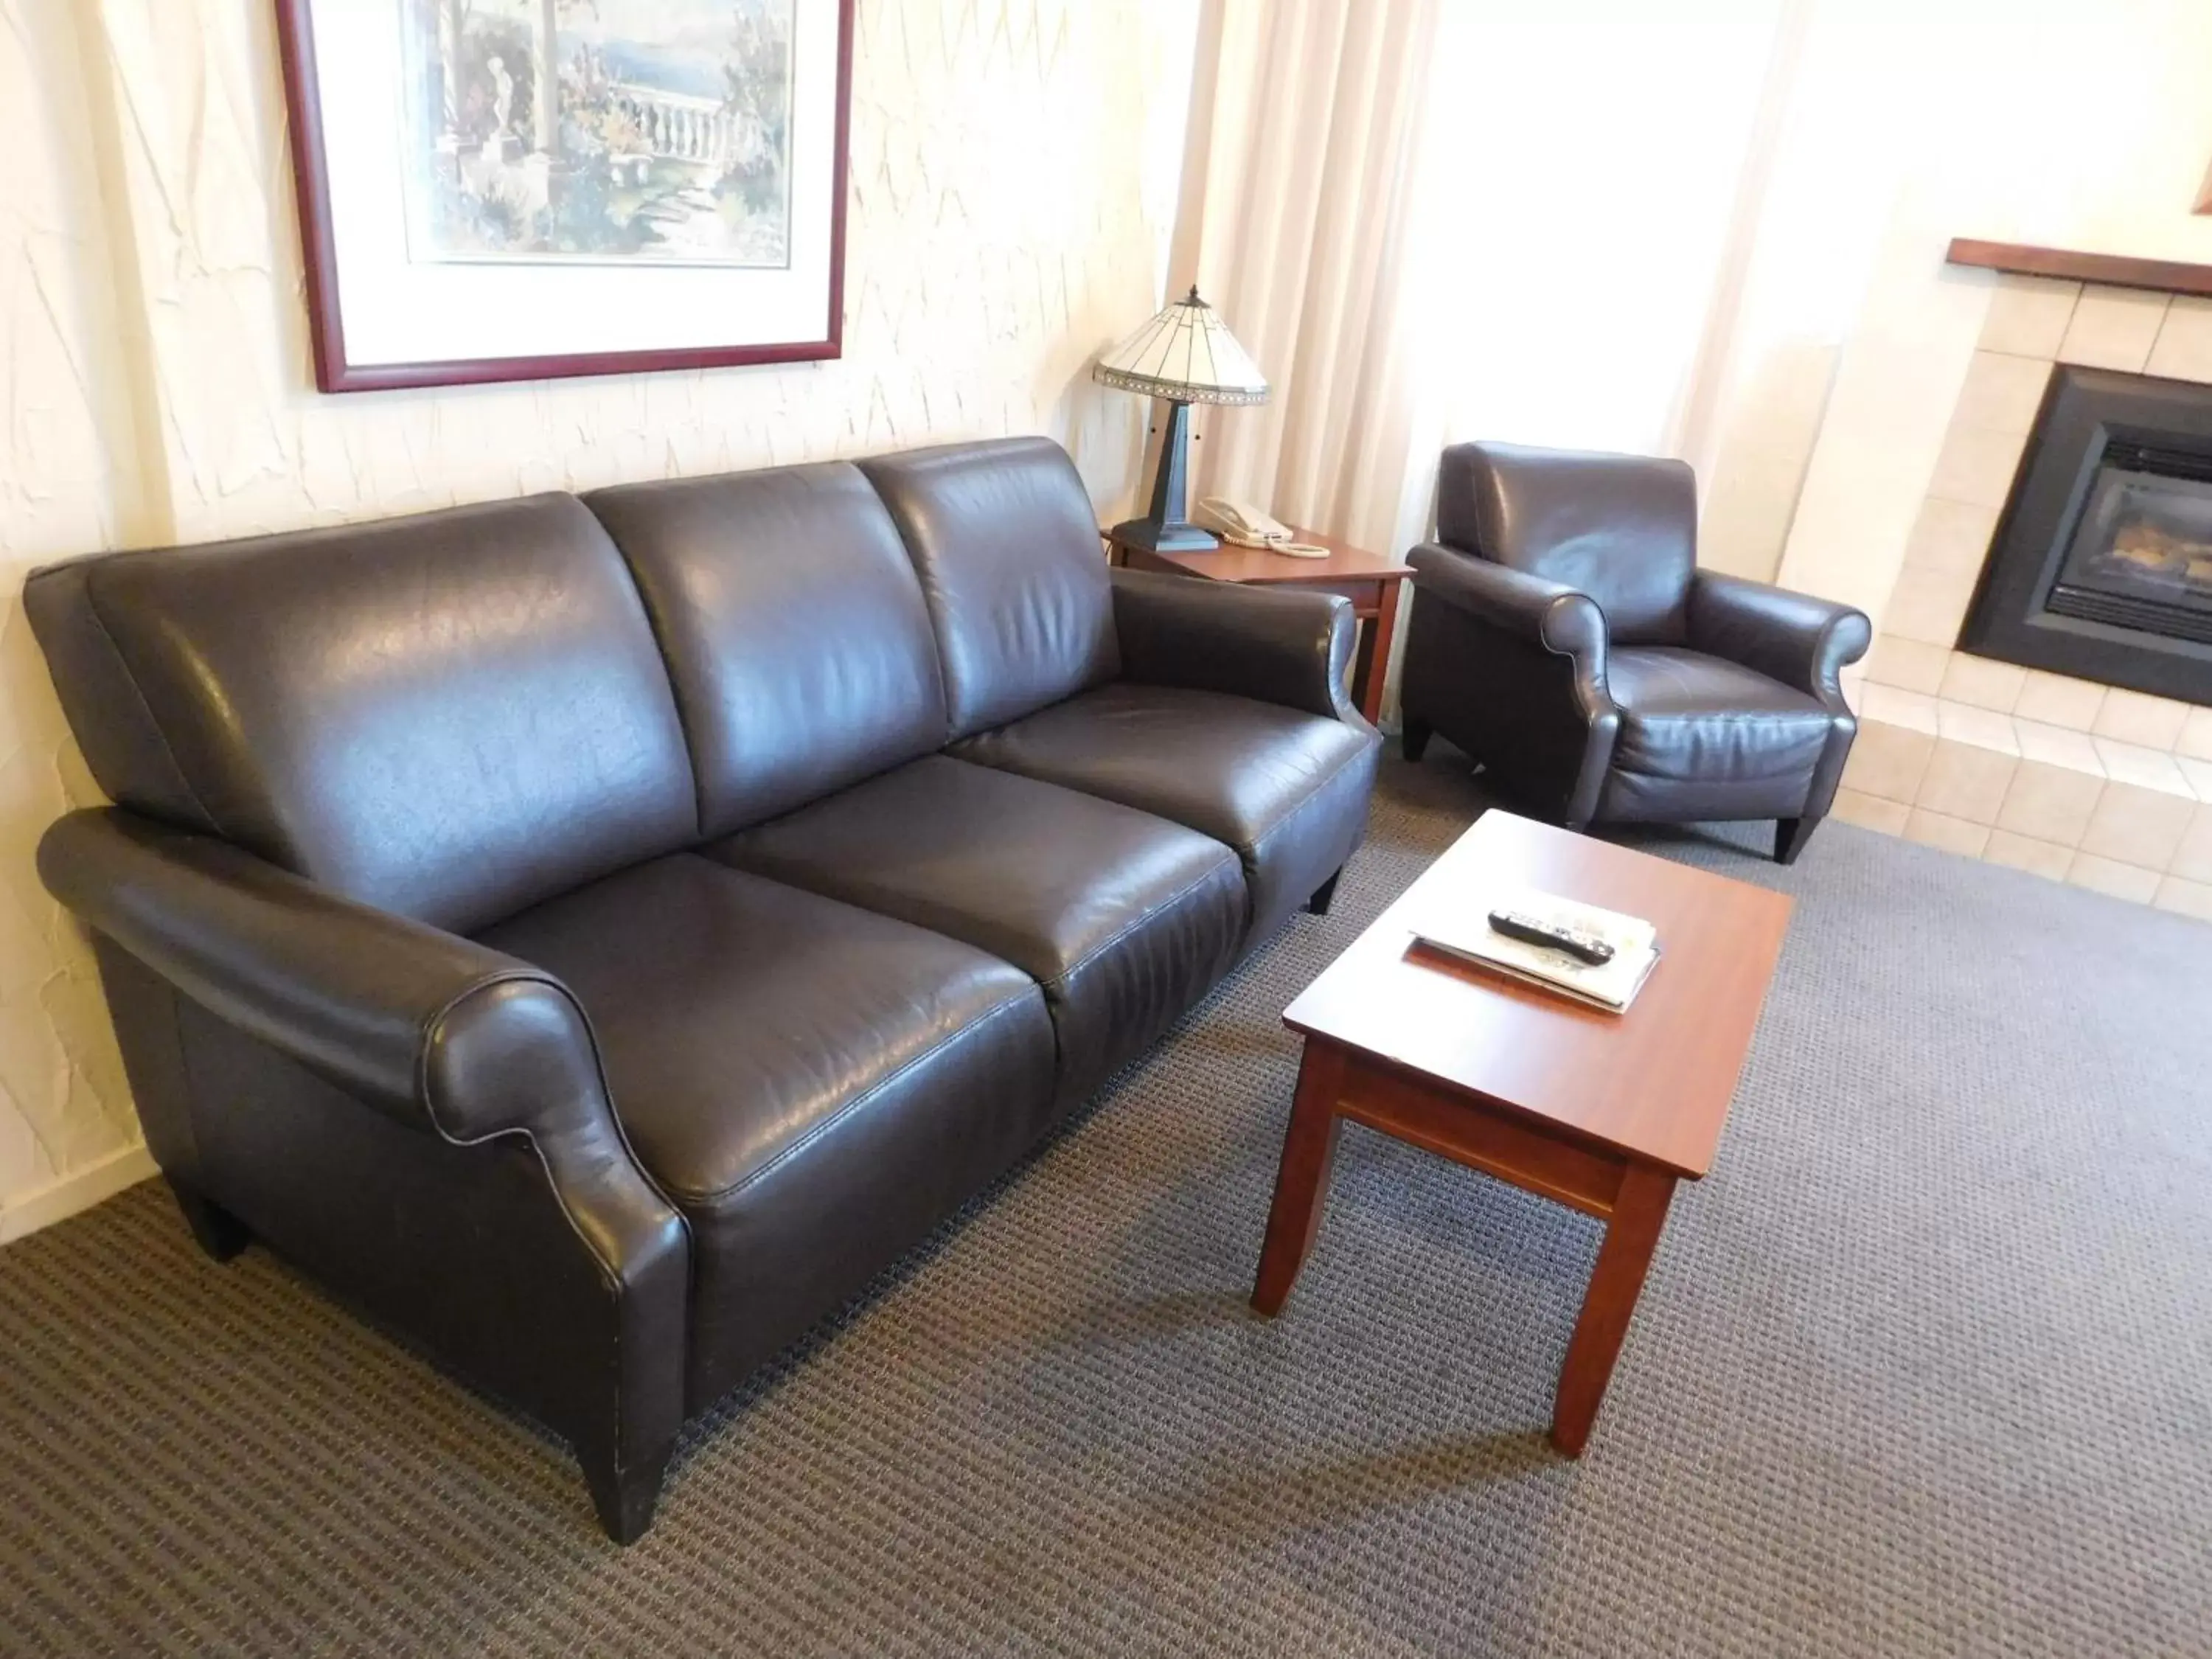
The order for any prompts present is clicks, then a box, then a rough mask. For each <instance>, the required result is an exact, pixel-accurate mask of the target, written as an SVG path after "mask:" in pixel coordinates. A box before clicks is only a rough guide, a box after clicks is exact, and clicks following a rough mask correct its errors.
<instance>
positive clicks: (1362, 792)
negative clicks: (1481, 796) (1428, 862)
mask: <svg viewBox="0 0 2212 1659" xmlns="http://www.w3.org/2000/svg"><path fill="white" fill-rule="evenodd" d="M1381 748H1382V740H1381V739H1380V738H1378V737H1377V736H1376V734H1375V733H1374V732H1370V731H1366V730H1364V729H1362V728H1361V727H1358V726H1347V725H1346V724H1345V723H1344V722H1343V721H1341V720H1322V719H1321V718H1319V717H1317V716H1316V715H1312V714H1304V713H1301V712H1300V711H1298V710H1297V709H1294V708H1282V707H1280V706H1279V705H1278V704H1275V703H1269V702H1254V701H1253V700H1252V699H1251V698H1249V697H1237V696H1227V695H1225V694H1224V693H1221V692H1218V691H1186V690H1180V689H1177V688H1175V687H1170V686H1158V685H1140V684H1133V683H1132V682H1128V681H1121V682H1117V683H1115V684H1112V685H1108V686H1103V687H1101V688H1100V689H1099V690H1096V691H1090V692H1085V694H1084V695H1083V696H1078V697H1071V698H1069V699H1068V700H1067V701H1066V702H1062V703H1057V704H1054V706H1053V707H1052V708H1046V709H1042V710H1040V711H1039V712H1037V713H1036V714H1031V715H1030V716H1028V717H1027V718H1026V719H1024V720H1016V721H1014V722H1013V723H1012V725H1009V726H1000V727H999V728H998V730H996V731H994V732H983V733H981V734H980V735H978V736H976V737H974V738H968V739H966V740H964V741H963V742H962V743H960V744H957V745H956V746H955V748H954V749H953V750H952V752H953V753H954V754H956V755H958V756H959V757H962V758H963V759H965V760H972V761H975V762H979V763H981V764H983V765H986V766H993V767H997V768H1000V769H1003V770H1005V771H1008V772H1018V773H1019V774H1020V775H1023V776H1024V777H1030V778H1038V779H1042V780H1043V781H1046V782H1048V783H1057V784H1062V785H1065V786H1066V787H1068V788H1071V789H1080V790H1082V791H1083V792H1084V793H1086V794H1091V795H1097V796H1099V797H1100V798H1102V799H1106V800H1112V801H1119V802H1120V803H1121V805H1124V806H1133V807H1136V808H1138V809H1139V811H1146V812H1152V813H1155V814H1157V815H1158V816H1159V817H1164V818H1171V819H1173V820H1174V821H1175V822H1176V823H1181V824H1187V825H1188V826H1189V827H1190V828H1191V829H1195V830H1198V831H1199V832H1200V834H1202V835H1206V836H1212V837H1213V839H1214V840H1216V841H1218V842H1224V843H1225V844H1226V845H1228V846H1230V847H1232V848H1236V850H1237V856H1238V857H1239V858H1240V859H1241V860H1243V866H1244V872H1245V877H1246V878H1247V880H1248V881H1249V883H1250V884H1251V889H1252V921H1251V937H1252V939H1255V940H1257V939H1262V938H1265V937H1266V936H1267V934H1269V933H1273V931H1274V930H1275V928H1276V927H1279V926H1280V925H1281V923H1282V922H1283V921H1284V920H1285V918H1287V917H1288V916H1289V915H1290V914H1291V912H1292V911H1293V910H1295V909H1297V908H1298V907H1299V906H1300V905H1302V904H1304V902H1306V901H1307V900H1308V899H1309V898H1310V897H1312V896H1313V893H1314V890H1315V889H1316V888H1317V887H1319V886H1320V885H1321V884H1322V883H1323V882H1325V881H1327V880H1328V878H1330V877H1331V876H1333V875H1334V874H1335V873H1336V872H1337V871H1338V869H1339V868H1340V867H1341V866H1342V865H1343V863H1344V860H1346V858H1347V857H1349V856H1350V855H1351V854H1352V848H1355V847H1357V846H1358V844H1359V838H1360V836H1361V834H1362V832H1363V831H1364V829H1365V828H1366V823H1367V801H1368V797H1369V795H1370V793H1371V792H1372V790H1373V788H1374V784H1375V767H1376V757H1377V755H1378V753H1379V751H1380V750H1381Z"/></svg>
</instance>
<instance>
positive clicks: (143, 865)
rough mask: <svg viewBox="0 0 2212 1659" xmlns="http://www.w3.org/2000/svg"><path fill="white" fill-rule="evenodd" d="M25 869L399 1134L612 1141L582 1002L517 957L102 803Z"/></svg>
mask: <svg viewBox="0 0 2212 1659" xmlns="http://www.w3.org/2000/svg"><path fill="white" fill-rule="evenodd" d="M39 874H40V877H41V878H43V879H44V881H45V882H46V887H47V890H49V891H50V892H52V894H53V895H54V896H55V897H57V898H58V899H59V900H60V901H61V902H63V903H64V904H65V905H67V906H68V907H69V908H70V910H72V911H74V912H75V913H76V915H77V916H79V917H80V918H81V919H82V921H84V922H85V923H86V925H87V926H88V927H93V928H95V929H97V930H98V931H99V932H100V933H104V934H106V935H107V936H108V937H109V938H110V939H113V940H114V941H115V943H116V944H117V945H120V946H121V947H122V948H123V949H124V950H125V951H129V952H130V953H131V955H132V956H133V957H137V959H138V960H139V961H141V962H143V963H145V964H146V966H147V967H149V969H152V970H153V971H154V972H155V973H156V974H158V975H161V977H162V978H163V979H165V980H167V981H168V982H169V983H170V984H171V985H173V986H174V987H176V988H177V990H178V991H179V992H180V993H182V994H184V995H185V996H187V997H189V998H191V1000H192V1001H194V1002H196V1003H197V1004H198V1005H199V1006H202V1007H204V1008H205V1009H206V1010H207V1011H208V1012H210V1013H212V1014H214V1015H216V1017H217V1018H221V1019H222V1020H224V1021H226V1022H228V1024H232V1025H234V1026H236V1027H238V1028H239V1029H240V1030H242V1031H245V1032H246V1033H247V1034H249V1035H250V1036H254V1037H257V1038H258V1039H259V1040H260V1041H262V1042H265V1043H267V1044H268V1045H269V1046H270V1047H271V1048H275V1049H276V1050H278V1051H279V1052H280V1053H283V1054H286V1055H287V1056H289V1058H291V1059H293V1060H297V1061H298V1062H299V1063H300V1064H301V1065H303V1066H307V1067H308V1068H309V1069H310V1070H312V1071H313V1072H315V1073H318V1074H319V1075H321V1076H323V1077H325V1078H327V1079H330V1080H331V1082H334V1083H336V1084H337V1085H340V1086H341V1087H343V1088H344V1089H346V1090H347V1091H349V1092H350V1093H352V1094H353V1095H355V1096H356V1097H358V1098H359V1099H361V1100H362V1101H363V1102H364V1103H367V1104H368V1105H371V1106H374V1107H375V1108H376V1109H378V1110H380V1111H381V1112H384V1113H385V1114H386V1115H389V1116H391V1117H393V1118H396V1119H398V1120H399V1121H401V1122H403V1123H405V1124H409V1125H410V1126H412V1127H417V1128H422V1129H428V1130H429V1131H431V1132H433V1133H436V1134H438V1135H441V1136H442V1137H443V1138H444V1139H447V1140H450V1141H454V1142H457V1143H460V1144H463V1145H466V1144H469V1143H471V1142H475V1141H479V1140H483V1139H488V1138H489V1137H490V1136H493V1135H497V1134H503V1133H510V1132H514V1131H523V1132H536V1131H540V1130H560V1129H564V1128H565V1129H569V1130H572V1131H573V1130H574V1129H577V1128H580V1127H591V1126H592V1125H594V1124H596V1123H599V1122H601V1121H603V1123H604V1127H605V1131H606V1133H607V1136H608V1139H609V1140H610V1142H611V1144H612V1145H614V1146H622V1142H621V1139H620V1128H619V1126H618V1125H617V1123H616V1122H615V1120H614V1113H613V1107H612V1105H611V1103H610V1102H609V1100H608V1098H607V1091H606V1085H605V1080H604V1079H603V1078H602V1076H601V1074H600V1070H599V1052H598V1048H597V1045H596V1044H595V1043H594V1042H593V1041H592V1034H591V1029H590V1027H589V1025H588V1024H586V1021H585V1018H584V1014H583V1011H582V1009H581V1008H580V1007H579V1006H577V1004H576V1002H575V1000H574V997H573V996H572V995H571V994H569V992H568V989H567V988H566V987H563V986H562V984H561V983H560V981H557V980H556V979H554V978H552V977H551V976H550V975H547V974H545V973H544V972H543V971H541V970H539V969H535V968H532V967H531V966H529V965H528V964H527V963H522V962H519V961H517V960H515V959H514V958H513V957H508V956H504V955H502V954H501V953H500V952H499V951H493V950H489V949H487V948H486V947H485V946H483V945H476V944H472V943H471V942H470V941H469V940H467V939H461V938H459V937H457V936H455V935H453V934H451V933H444V932H441V931H440V930H439V929H437V928H435V927H428V926H425V925H424V924H422V923H421V922H417V921H409V920H407V919H406V918H404V917H402V916H396V915H390V914H388V913H386V912H384V911H381V910H376V909H373V908H369V907H368V906H367V905H363V904H357V903H355V902H352V901H351V900H349V899H346V898H343V897H340V896H338V895H337V894H335V893H332V892H331V891H330V890H327V889H325V888H322V887H319V886H317V885H316V884H314V883H313V882H311V881H307V880H305V879H303V878H301V877H298V876H295V875H293V874H291V873H289V872H287V871H283V870H280V869H278V868H276V866H274V865H271V864H270V863H268V862H266V861H265V860H261V859H258V858H256V857H255V856H254V855H253V854H251V853H248V852H246V851H245V850H244V849H242V848H237V847H234V846H232V845H231V844H230V843H228V842H223V841H220V840H217V839H216V838H214V837H212V836H201V835H193V834H191V833H188V832H186V831H183V830H178V829H170V828H168V827H167V826H165V825H162V824H160V823H155V822H154V821H153V820H151V819H149V818H147V817H142V816H140V815H139V814H137V813H134V812H130V811H124V810H121V809H119V808H115V807H103V808H96V809H93V810H90V811H80V812H72V813H70V814H69V815H68V816H67V817H64V818H62V819H60V820H59V821H58V823H55V824H54V825H53V826H52V828H51V829H48V830H47V831H46V836H45V838H44V839H43V840H41V841H40V843H39ZM622 1150H623V1153H624V1155H625V1156H627V1147H626V1146H622Z"/></svg>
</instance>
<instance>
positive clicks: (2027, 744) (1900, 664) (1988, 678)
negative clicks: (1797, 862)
mask: <svg viewBox="0 0 2212 1659" xmlns="http://www.w3.org/2000/svg"><path fill="white" fill-rule="evenodd" d="M2054 362H2064V363H2078V364H2081V365H2084V366H2086V367H2090V368H2114V369H2120V370H2123V371H2125V372H2127V373H2130V374H2156V375H2163V376H2166V377H2168V378H2171V379H2174V380H2197V381H2205V382H2212V301H2204V300H2194V299H2188V298H2175V299H2172V300H2171V301H2169V299H2168V298H2167V296H2166V295H2161V294H2146V293H2139V292H2135V291H2132V290H2129V289H2106V288H2099V287H2095V286H2091V287H2088V288H2087V289H2084V288H2083V286H2082V285H2081V284H2080V283H2061V282H2049V281H2044V280H2040V279H2038V278H2034V277H2022V276H2006V277H2002V278H2001V279H1999V286H1998V289H1997V291H1996V295H1994V296H1993V298H1992V301H1991V303H1990V314H1989V319H1988V321H1987V323H1986V324H1985V325H1984V327H1983V330H1982V337H1981V344H1980V349H1979V350H1978V351H1977V352H1976V353H1975V355H1974V362H1973V366H1972V369H1971V370H1970V371H1969V372H1968V374H1967V376H1966V385H1965V387H1964V389H1963V390H1962V391H1961V392H1960V397H1959V404H1958V408H1957V410H1955V411H1954V415H1953V417H1952V421H1951V428H1950V432H1949V435H1948V437H1947V438H1946V440H1945V441H1944V445H1943V451H1942V455H1941V457H1940V458H1939V459H1938V460H1937V461H1936V471H1935V475H1934V477H1933V478H1932V479H1931V481H1930V483H1929V489H1928V495H1927V498H1926V500H1925V501H1923V504H1922V507H1921V513H1920V517H1919V520H1918V522H1917V525H1916V526H1914V529H1913V532H1912V537H1911V541H1910V543H1909V544H1907V546H1906V550H1905V568H1904V570H1903V571H1902V573H1901V574H1899V577H1898V580H1897V586H1896V588H1895V590H1894V592H1893V593H1892V595H1891V599H1890V604H1889V608H1888V611H1887V614H1886V616H1885V617H1884V619H1883V624H1882V631H1881V637H1880V638H1878V639H1877V640H1876V641H1875V647H1874V650H1873V651H1872V652H1871V653H1869V656H1868V659H1867V661H1866V664H1865V665H1864V666H1865V673H1864V676H1863V681H1862V683H1861V685H1860V687H1859V690H1858V702H1859V713H1860V728H1859V738H1858V742H1857V745H1856V747H1855V748H1854V749H1853V750H1852V754H1851V762H1850V768H1849V769H1847V770H1846V771H1845V773H1844V788H1843V789H1842V790H1841V791H1840V792H1839V793H1838V795H1837V798H1836V806H1835V813H1836V816H1837V817H1839V818H1842V819H1844V820H1845V821H1846V822H1848V823H1858V824H1863V825H1865V826H1866V827H1868V828H1869V829H1880V830H1884V831H1886V832H1887V833H1889V834H1892V835H1900V836H1905V837H1906V838H1908V839H1910V840H1913V841H1918V842H1926V843H1928V844H1929V845H1931V846H1936V847H1942V848H1947V849H1948V850H1950V851H1952V852H1956V853H1963V854H1966V855H1967V856H1968V857H1970V858H1978V859H1984V860H1989V861H1990V862H1991V863H1996V864H2008V865H2012V866H2016V867H2018V868H2021V869H2023V870H2029V871H2033V872H2035V873H2036V874H2038V875H2042V876H2048V877H2050V878H2052V879H2054V880H2058V881H2066V882H2070V883H2072V884H2075V885H2076V886H2080V887H2090V888H2094V889H2096V890H2098V891H2100V892H2105V893H2110V894H2112V895H2114V896H2118V897H2121V898H2126V899H2132V900H2135V901H2136V902H2141V903H2148V904H2155V905H2158V906H2160V908H2165V909H2169V910H2178V911H2181V912H2183V913H2185V914H2187V915H2196V916H2202V917H2204V918H2205V919H2207V920H2212V708H2194V707H2191V705H2189V704H2187V703H2181V702H2172V701H2171V700H2169V699H2166V698H2162V697H2151V696H2143V695H2142V694H2141V693H2139V692H2135V691H2127V690H2118V689H2117V688H2107V687H2106V686H2102V685H2095V684H2089V683H2088V682H2087V681H2082V680H2074V679H2068V678H2065V677H2063V676H2062V675H2057V674H2048V673H2045V672H2043V671H2040V670H2037V669H2027V668H2020V667H2016V666H2015V665H2012V664H2009V663H2002V662H1996V661H1994V660H1991V659H1987V658H1982V657H1976V656H1972V655H1969V654H1967V653H1965V652H1961V651H1959V650H1956V649H1954V645H1955V643H1956V641H1957V640H1958V637H1959V628H1960V623H1961V622H1962V621H1963V619H1964V618H1965V616H1966V605H1967V603H1968V601H1969V600H1970V599H1972V595H1973V591H1974V585H1975V581H1976V580H1977V578H1978V576H1979V574H1980V573H1981V568H1982V565H1983V562H1984V559H1985V558H1986V557H1987V556H1988V554H1989V549H1990V538H1991V537H1992V535H1993V534H1994V532H1995V531H1996V523H1997V517H1998V514H1999V513H2001V512H2002V509H2003V507H2004V503H2005V498H2006V496H2007V495H2008V493H2009V492H2010V490H2011V488H2012V482H2013V477H2014V474H2015V471H2017V470H2018V468H2019V465H2020V460H2021V453H2022V451H2023V450H2024V449H2025V448H2026V447H2027V436H2028V433H2029V430H2030V428H2032V427H2033V424H2034V422H2035V414H2036V410H2037V407H2038V405H2039V404H2040V402H2041V400H2042V398H2043V392H2044V387H2045V385H2046V383H2047V382H2048V381H2049V380H2050V377H2051V365H2052V364H2053V363H2054Z"/></svg>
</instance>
